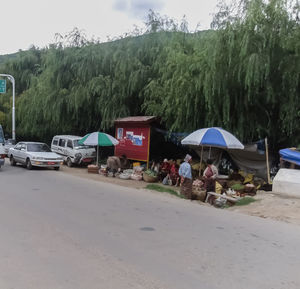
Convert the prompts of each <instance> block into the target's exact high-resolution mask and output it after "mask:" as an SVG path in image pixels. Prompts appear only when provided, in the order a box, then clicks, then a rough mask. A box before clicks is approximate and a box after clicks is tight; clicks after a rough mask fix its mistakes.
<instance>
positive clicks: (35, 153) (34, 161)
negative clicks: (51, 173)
mask: <svg viewBox="0 0 300 289" xmlns="http://www.w3.org/2000/svg"><path fill="white" fill-rule="evenodd" d="M8 157H9V160H10V164H11V165H12V166H15V165H16V164H17V163H20V164H23V165H25V166H26V167H27V169H29V170H31V169H32V167H33V166H36V167H53V168H54V169H55V170H59V168H60V164H61V163H62V161H63V159H62V157H61V156H59V155H58V154H56V153H53V152H51V150H50V148H49V147H48V146H47V145H46V144H45V143H40V142H19V143H17V144H16V145H15V146H14V147H13V148H10V149H9V151H8Z"/></svg>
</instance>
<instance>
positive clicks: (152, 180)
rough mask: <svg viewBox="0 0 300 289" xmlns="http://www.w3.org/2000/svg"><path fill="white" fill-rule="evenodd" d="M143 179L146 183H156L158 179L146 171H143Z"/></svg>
mask: <svg viewBox="0 0 300 289" xmlns="http://www.w3.org/2000/svg"><path fill="white" fill-rule="evenodd" d="M143 180H144V181H145V182H147V183H156V182H157V181H158V177H152V176H149V175H148V174H146V173H143Z"/></svg>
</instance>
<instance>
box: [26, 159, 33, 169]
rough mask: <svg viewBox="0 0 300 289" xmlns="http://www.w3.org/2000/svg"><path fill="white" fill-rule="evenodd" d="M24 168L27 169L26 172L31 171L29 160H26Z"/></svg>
mask: <svg viewBox="0 0 300 289" xmlns="http://www.w3.org/2000/svg"><path fill="white" fill-rule="evenodd" d="M26 168H27V169H28V170H31V169H32V164H31V161H30V159H27V160H26Z"/></svg>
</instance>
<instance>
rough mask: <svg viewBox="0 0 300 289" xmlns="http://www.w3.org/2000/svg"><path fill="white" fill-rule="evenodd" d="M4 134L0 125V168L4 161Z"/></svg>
mask: <svg viewBox="0 0 300 289" xmlns="http://www.w3.org/2000/svg"><path fill="white" fill-rule="evenodd" d="M4 141H5V140H4V134H3V129H2V126H1V125H0V168H1V166H3V165H4V163H5V156H6V155H5V147H4Z"/></svg>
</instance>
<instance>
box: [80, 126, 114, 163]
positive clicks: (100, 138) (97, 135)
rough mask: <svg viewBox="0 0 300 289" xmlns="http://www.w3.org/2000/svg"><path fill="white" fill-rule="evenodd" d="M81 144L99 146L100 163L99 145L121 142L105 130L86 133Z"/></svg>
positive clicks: (112, 144)
mask: <svg viewBox="0 0 300 289" xmlns="http://www.w3.org/2000/svg"><path fill="white" fill-rule="evenodd" d="M78 143H79V144H81V145H88V146H97V165H98V149H99V146H102V147H104V146H114V145H117V144H119V141H118V140H117V139H115V138H114V137H112V136H111V135H109V134H107V133H104V132H99V131H96V132H93V133H89V134H87V135H85V136H84V137H83V138H82V139H81V140H80V141H79V142H78Z"/></svg>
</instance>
